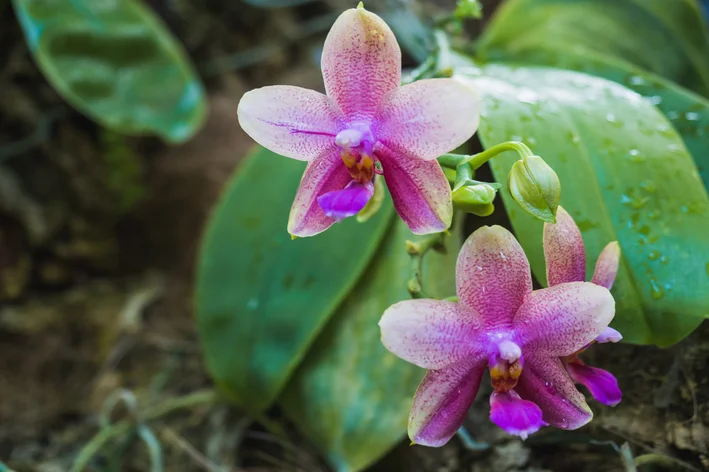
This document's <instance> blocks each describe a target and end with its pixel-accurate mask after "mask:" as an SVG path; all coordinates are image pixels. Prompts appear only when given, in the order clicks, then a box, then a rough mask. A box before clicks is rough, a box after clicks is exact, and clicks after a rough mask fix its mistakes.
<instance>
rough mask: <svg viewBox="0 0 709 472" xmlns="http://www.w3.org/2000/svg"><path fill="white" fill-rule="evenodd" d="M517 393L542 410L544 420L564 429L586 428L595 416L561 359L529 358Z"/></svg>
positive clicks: (526, 357) (533, 356) (516, 388)
mask: <svg viewBox="0 0 709 472" xmlns="http://www.w3.org/2000/svg"><path fill="white" fill-rule="evenodd" d="M515 391H516V392H517V393H519V395H520V396H521V397H522V398H524V399H525V400H529V401H531V402H534V403H535V404H536V405H537V406H538V407H539V408H541V410H542V419H543V420H544V421H546V422H547V423H549V424H550V425H552V426H554V427H557V428H561V429H576V428H580V427H581V426H583V425H585V424H586V423H588V422H589V421H591V418H593V413H592V412H591V409H590V408H589V407H588V404H586V399H585V398H584V396H583V395H582V394H581V392H579V391H578V390H577V389H576V387H575V386H574V382H573V381H572V380H571V379H570V378H569V376H568V374H567V373H566V369H564V366H563V364H562V363H561V361H560V360H559V358H545V357H540V356H535V355H531V354H530V355H526V356H525V362H524V368H523V369H522V376H521V377H520V378H519V381H518V382H517V386H516V387H515Z"/></svg>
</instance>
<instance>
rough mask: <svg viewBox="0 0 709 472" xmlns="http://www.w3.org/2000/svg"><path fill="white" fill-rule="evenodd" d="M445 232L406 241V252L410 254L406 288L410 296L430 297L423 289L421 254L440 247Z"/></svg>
mask: <svg viewBox="0 0 709 472" xmlns="http://www.w3.org/2000/svg"><path fill="white" fill-rule="evenodd" d="M444 237H445V233H436V234H432V235H430V236H427V237H426V238H424V239H422V240H420V241H418V242H413V241H406V252H408V253H409V255H410V256H411V262H410V264H411V277H410V278H409V283H408V284H407V288H408V290H409V293H410V294H411V298H430V297H429V296H427V295H426V293H425V292H424V291H423V280H422V279H423V275H422V271H423V256H425V255H426V253H427V252H428V251H430V250H431V249H437V250H438V249H442V248H443V238H444Z"/></svg>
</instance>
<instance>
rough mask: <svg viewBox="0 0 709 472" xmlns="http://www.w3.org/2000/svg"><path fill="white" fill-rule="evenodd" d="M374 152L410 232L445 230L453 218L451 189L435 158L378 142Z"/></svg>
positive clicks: (421, 232)
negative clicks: (390, 147)
mask: <svg viewBox="0 0 709 472" xmlns="http://www.w3.org/2000/svg"><path fill="white" fill-rule="evenodd" d="M374 153H375V154H376V156H377V158H379V160H380V161H381V164H382V167H383V168H384V180H385V181H386V184H387V187H388V188H389V193H391V198H392V200H393V201H394V207H395V208H396V211H397V213H399V216H400V217H401V219H402V220H404V221H405V222H406V224H407V225H409V228H410V229H411V231H412V232H413V233H414V234H430V233H440V232H441V231H445V230H446V229H448V227H449V226H450V225H451V221H452V219H453V202H452V200H451V198H452V197H451V189H450V185H449V184H448V179H446V176H445V174H444V173H443V169H441V166H440V165H439V164H438V162H436V161H422V160H420V159H416V158H415V157H411V156H409V155H406V154H399V153H396V152H393V151H392V150H390V149H388V148H386V147H385V146H381V145H378V146H377V147H376V148H375V151H374Z"/></svg>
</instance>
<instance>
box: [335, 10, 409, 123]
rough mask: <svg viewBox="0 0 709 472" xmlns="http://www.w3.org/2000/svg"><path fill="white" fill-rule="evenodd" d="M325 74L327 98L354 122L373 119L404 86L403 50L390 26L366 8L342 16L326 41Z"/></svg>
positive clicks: (349, 11) (346, 12)
mask: <svg viewBox="0 0 709 472" xmlns="http://www.w3.org/2000/svg"><path fill="white" fill-rule="evenodd" d="M322 73H323V79H324V80H325V90H326V91H327V95H328V96H329V97H330V98H332V99H333V100H334V101H335V103H337V104H338V105H339V106H340V108H341V109H342V111H343V112H344V113H345V115H346V116H347V118H349V119H351V120H358V119H359V120H369V119H372V118H373V117H374V115H375V113H376V111H377V109H378V107H379V104H380V103H381V101H382V98H384V96H385V95H386V94H387V93H389V92H391V91H392V90H394V89H396V88H397V87H398V86H399V85H400V83H401V50H400V49H399V44H398V43H397V42H396V38H395V37H394V33H392V31H391V29H390V28H389V26H388V25H387V24H386V23H385V22H384V20H382V19H381V18H379V17H378V16H377V15H375V14H374V13H371V12H368V11H367V10H365V9H364V8H352V9H349V10H346V11H345V12H344V13H342V14H341V15H340V16H339V18H337V21H335V24H334V25H332V28H331V29H330V33H328V35H327V39H325V45H324V46H323V52H322Z"/></svg>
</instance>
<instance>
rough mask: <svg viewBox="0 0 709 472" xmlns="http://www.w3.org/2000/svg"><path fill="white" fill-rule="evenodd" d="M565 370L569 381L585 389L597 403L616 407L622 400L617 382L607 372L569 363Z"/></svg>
mask: <svg viewBox="0 0 709 472" xmlns="http://www.w3.org/2000/svg"><path fill="white" fill-rule="evenodd" d="M566 369H567V370H568V372H569V376H571V379H572V380H573V381H574V382H576V383H577V384H581V385H583V386H584V387H586V388H587V389H588V391H589V392H591V396H593V398H594V399H595V400H596V401H597V402H600V403H603V404H604V405H608V406H616V405H617V404H618V403H620V401H621V400H622V399H623V393H622V392H621V391H620V387H618V380H617V379H616V378H615V377H614V376H613V374H611V373H610V372H608V371H607V370H603V369H599V368H597V367H591V366H589V365H585V364H579V363H577V362H569V363H568V364H567V365H566Z"/></svg>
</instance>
